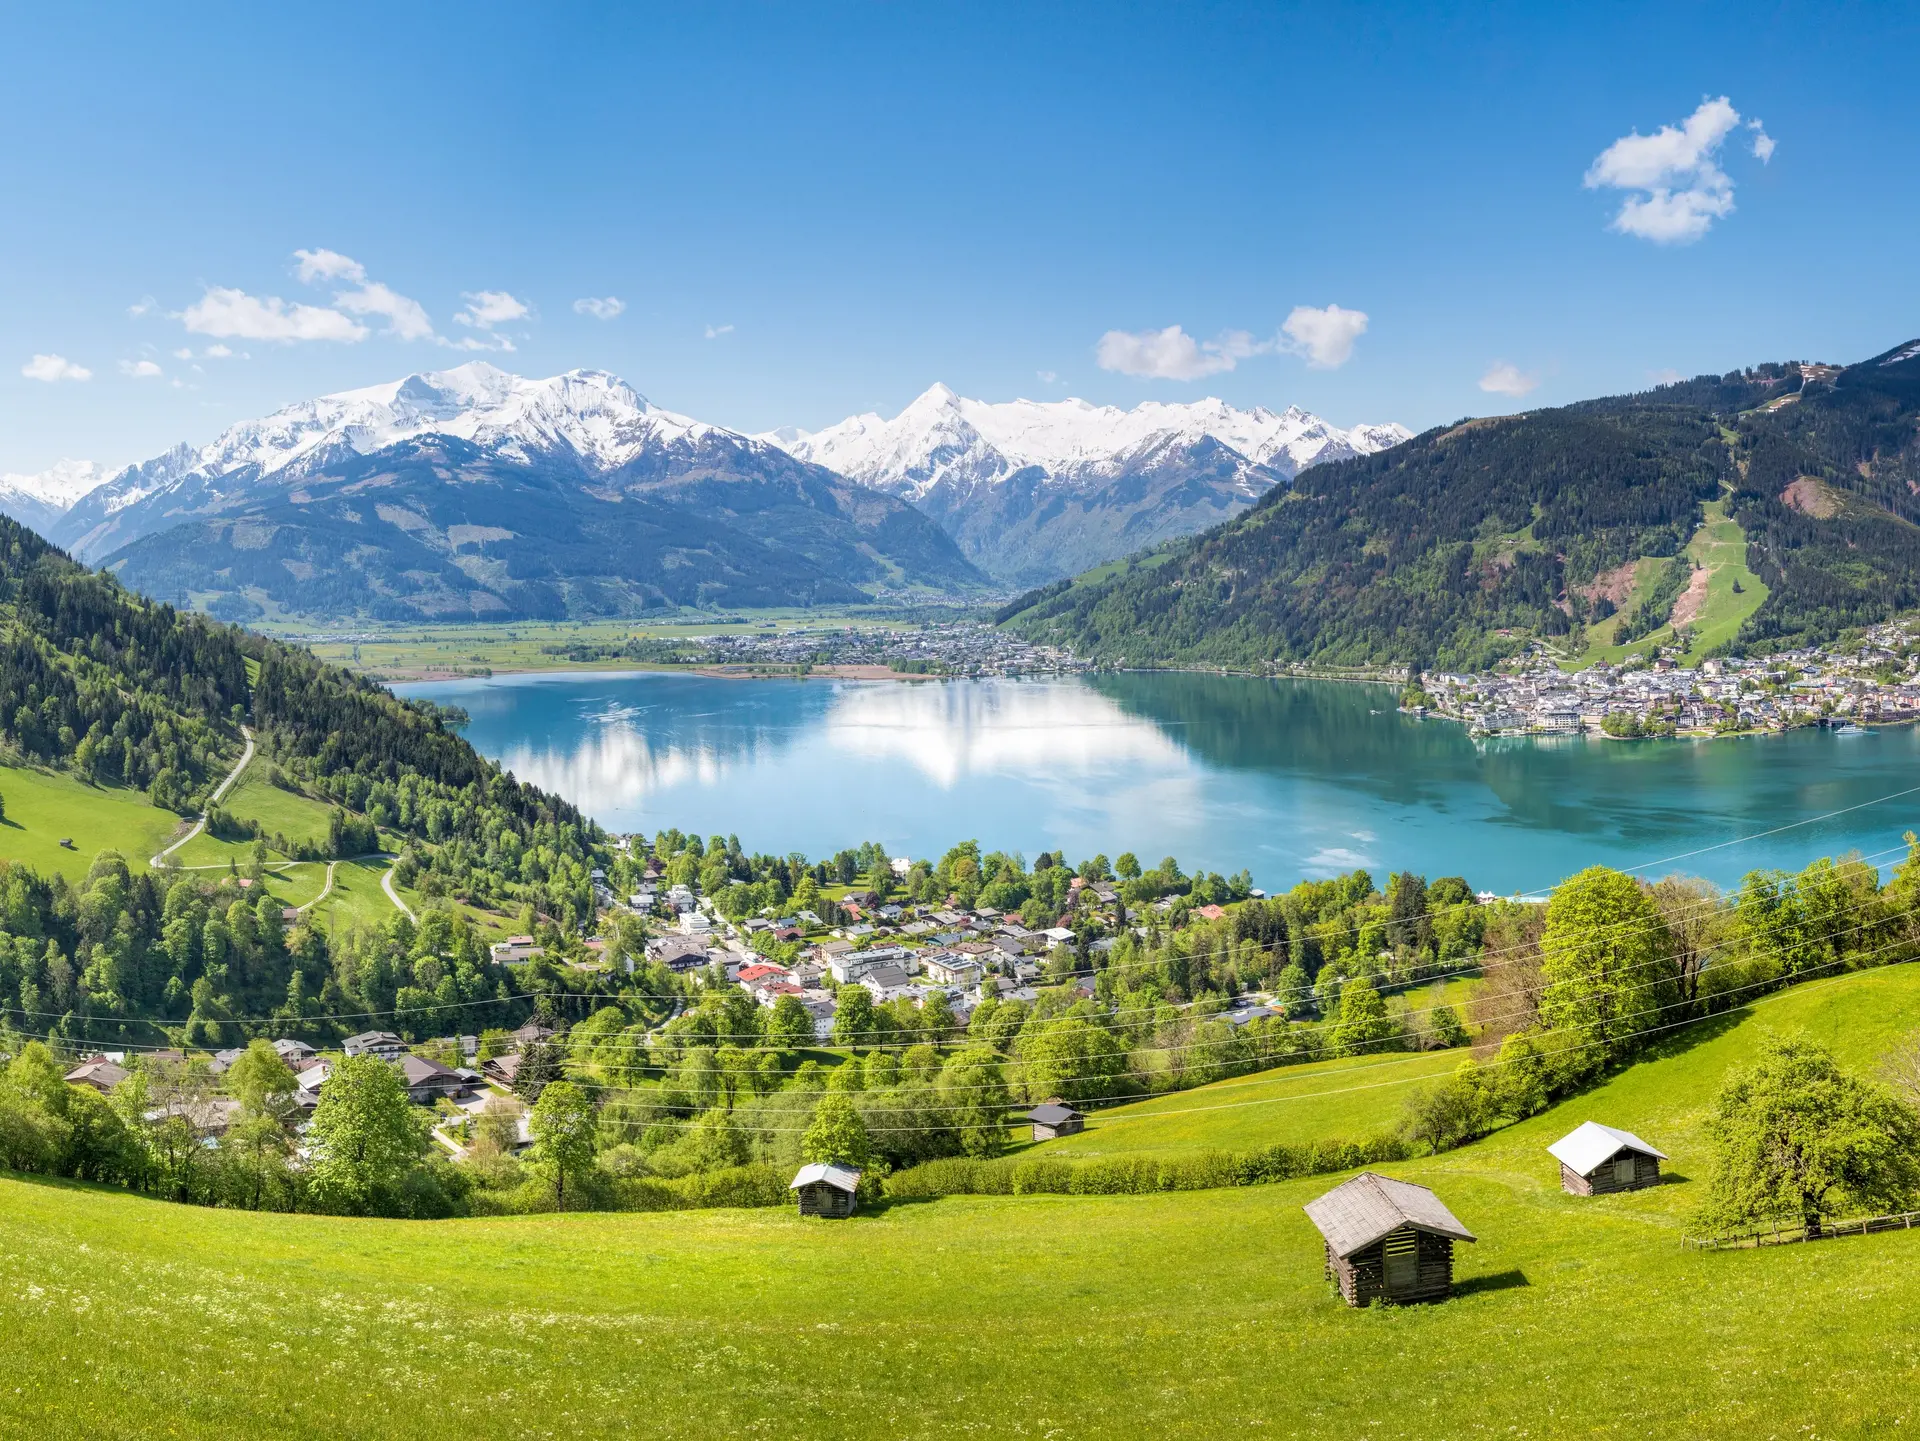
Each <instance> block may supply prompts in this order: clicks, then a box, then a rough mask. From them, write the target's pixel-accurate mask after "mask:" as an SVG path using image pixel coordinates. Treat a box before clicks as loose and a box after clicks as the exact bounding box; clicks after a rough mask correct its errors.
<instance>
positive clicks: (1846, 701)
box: [1404, 620, 1920, 740]
mask: <svg viewBox="0 0 1920 1441" xmlns="http://www.w3.org/2000/svg"><path fill="white" fill-rule="evenodd" d="M1916 624H1917V623H1916V622H1914V621H1912V620H1896V621H1889V622H1887V623H1885V624H1883V625H1876V626H1873V627H1871V628H1869V629H1867V630H1865V631H1864V632H1863V633H1861V634H1860V635H1859V636H1858V637H1857V638H1855V639H1851V640H1847V641H1843V642H1840V643H1838V644H1835V645H1830V646H1811V647H1805V648H1801V649H1795V650H1785V651H1778V652H1775V653H1774V654H1771V655H1766V656H1760V657H1756V658H1753V659H1740V658H1737V657H1731V656H1728V657H1710V658H1708V659H1706V660H1703V661H1701V662H1700V664H1699V665H1698V666H1697V667H1696V668H1693V669H1688V668H1685V667H1683V666H1682V665H1681V664H1680V659H1679V657H1678V656H1677V655H1675V654H1674V653H1672V652H1669V651H1663V652H1661V653H1659V654H1658V655H1656V656H1654V657H1652V658H1649V659H1636V660H1634V661H1632V662H1629V663H1622V664H1617V665H1614V664H1607V663H1604V662H1602V663H1599V664H1596V665H1592V666H1589V667H1588V668H1586V669H1585V670H1581V671H1574V672H1568V671H1565V670H1563V669H1561V667H1560V666H1559V665H1558V664H1557V663H1556V662H1555V658H1554V655H1553V652H1552V651H1550V650H1549V649H1548V648H1547V647H1545V646H1544V645H1541V644H1538V643H1536V644H1535V645H1534V647H1533V648H1532V649H1531V650H1530V651H1529V653H1528V654H1527V656H1526V657H1525V658H1524V659H1522V660H1519V661H1517V662H1515V663H1514V664H1513V665H1512V666H1511V667H1509V668H1505V669H1502V670H1499V671H1494V672H1489V673H1484V674H1476V675H1464V674H1456V673H1453V672H1446V671H1428V672H1424V673H1423V674H1422V675H1421V678H1420V682H1419V684H1418V685H1417V686H1412V685H1410V686H1409V687H1408V691H1407V703H1406V705H1405V707H1404V708H1405V709H1406V710H1408V711H1410V712H1412V713H1415V714H1426V715H1433V716H1438V717H1442V718H1444V719H1448V720H1457V721H1460V722H1462V723H1464V724H1465V725H1466V726H1467V727H1468V728H1469V729H1470V730H1471V731H1472V732H1473V733H1474V734H1475V735H1481V736H1495V735H1579V734H1588V735H1602V736H1609V737H1612V738H1614V739H1620V740H1631V739H1637V738H1641V737H1650V736H1690V737H1710V736H1725V735H1751V734H1756V733H1766V732H1779V731H1786V730H1793V729H1796V728H1798V727H1801V726H1811V725H1828V726H1832V727H1835V728H1840V729H1844V728H1846V727H1848V726H1856V727H1865V726H1868V725H1884V724H1891V723H1894V722H1902V721H1911V720H1913V719H1915V718H1916V717H1920V675H1916V667H1920V647H1916V643H1915V632H1916Z"/></svg>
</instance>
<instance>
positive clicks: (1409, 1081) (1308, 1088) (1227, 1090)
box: [1033, 1051, 1465, 1157]
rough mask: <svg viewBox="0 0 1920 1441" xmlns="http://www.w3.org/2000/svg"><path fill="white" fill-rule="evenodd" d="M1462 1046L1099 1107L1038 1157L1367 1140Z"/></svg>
mask: <svg viewBox="0 0 1920 1441" xmlns="http://www.w3.org/2000/svg"><path fill="white" fill-rule="evenodd" d="M1463 1054H1465V1053H1464V1052H1461V1051H1428V1052H1424V1053H1406V1052H1395V1053H1392V1054H1388V1055H1381V1056H1353V1057H1348V1058H1346V1059H1343V1060H1337V1061H1313V1062H1310V1063H1309V1064H1307V1065H1303V1066H1283V1067H1281V1068H1280V1069H1278V1070H1274V1071H1263V1072H1261V1073H1259V1074H1258V1075H1253V1076H1239V1077H1235V1078H1234V1079H1232V1080H1228V1081H1216V1082H1214V1083H1213V1084H1212V1085H1210V1086H1196V1087H1195V1088H1194V1089H1193V1090H1190V1091H1177V1092H1175V1093H1173V1094H1172V1095H1166V1096H1156V1097H1154V1099H1152V1100H1150V1101H1136V1102H1134V1103H1132V1104H1131V1105H1125V1106H1114V1107H1111V1108H1110V1109H1106V1110H1100V1111H1094V1112H1091V1113H1090V1114H1089V1115H1088V1117H1087V1128H1086V1130H1084V1131H1082V1132H1080V1134H1079V1135H1077V1136H1064V1137H1062V1138H1061V1139H1059V1140H1057V1141H1043V1142H1041V1143H1040V1144H1039V1145H1038V1146H1035V1147H1034V1148H1033V1154H1035V1155H1038V1154H1041V1153H1045V1154H1046V1155H1049V1156H1066V1157H1092V1156H1146V1155H1160V1154H1165V1153H1167V1152H1173V1151H1188V1150H1225V1151H1245V1150H1251V1149H1252V1148H1254V1147H1256V1146H1271V1145H1275V1144H1277V1143H1280V1142H1301V1141H1311V1140H1315V1139H1320V1138H1325V1139H1330V1140H1341V1141H1359V1140H1364V1139H1366V1138H1367V1137H1369V1136H1375V1135H1378V1134H1379V1133H1380V1132H1382V1131H1388V1130H1391V1129H1393V1126H1394V1123H1395V1122H1396V1121H1397V1120H1399V1118H1400V1108H1401V1106H1402V1104H1404V1098H1405V1096H1406V1094H1407V1091H1408V1089H1409V1088H1410V1087H1411V1086H1413V1085H1414V1084H1416V1083H1418V1082H1420V1081H1425V1080H1430V1079H1431V1078H1433V1077H1435V1076H1443V1075H1445V1074H1447V1073H1448V1072H1449V1071H1451V1070H1452V1069H1453V1068H1454V1067H1455V1066H1457V1065H1459V1064H1460V1058H1461V1056H1462V1055H1463Z"/></svg>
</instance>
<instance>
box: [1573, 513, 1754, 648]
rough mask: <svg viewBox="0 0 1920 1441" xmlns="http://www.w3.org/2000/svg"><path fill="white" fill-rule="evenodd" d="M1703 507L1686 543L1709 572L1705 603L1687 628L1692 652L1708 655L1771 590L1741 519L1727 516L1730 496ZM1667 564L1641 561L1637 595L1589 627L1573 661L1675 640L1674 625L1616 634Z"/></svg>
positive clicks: (1696, 561) (1637, 571) (1636, 579)
mask: <svg viewBox="0 0 1920 1441" xmlns="http://www.w3.org/2000/svg"><path fill="white" fill-rule="evenodd" d="M1703 510H1704V512H1705V523H1704V524H1703V525H1702V526H1701V527H1700V528H1699V529H1698V530H1696V531H1695V532H1694V533H1693V539H1692V540H1690V541H1689V542H1688V543H1687V555H1688V556H1689V557H1691V559H1692V560H1693V563H1694V565H1695V566H1704V567H1705V568H1706V570H1707V575H1708V579H1707V598H1706V603H1705V604H1704V605H1703V606H1702V607H1701V610H1700V613H1699V615H1697V616H1696V617H1695V618H1694V621H1693V624H1692V626H1691V627H1690V628H1689V632H1688V643H1687V651H1688V654H1689V655H1690V656H1704V655H1706V654H1707V653H1708V652H1709V651H1712V650H1713V649H1714V648H1715V647H1717V646H1721V645H1724V644H1726V643H1727V642H1728V641H1730V640H1732V639H1733V638H1734V636H1735V635H1736V634H1737V633H1738V632H1739V630H1740V627H1741V625H1742V624H1744V623H1745V621H1746V619H1747V617H1748V616H1750V615H1752V614H1753V613H1754V612H1755V611H1757V610H1758V609H1760V606H1761V603H1762V602H1763V601H1765V600H1766V598H1767V594H1768V592H1767V587H1766V584H1765V582H1763V581H1762V580H1761V579H1760V577H1759V576H1757V575H1755V574H1754V573H1753V571H1752V570H1750V569H1749V568H1748V567H1747V537H1746V532H1744V531H1743V530H1741V529H1740V522H1739V521H1737V520H1734V519H1732V518H1730V517H1729V516H1728V515H1727V502H1726V498H1725V497H1724V496H1722V497H1721V498H1720V499H1719V500H1716V501H1712V502H1710V503H1708V504H1707V505H1706V506H1705V507H1703ZM1666 564H1667V562H1666V561H1665V560H1661V559H1652V558H1649V559H1642V560H1641V561H1639V562H1638V564H1637V566H1636V568H1635V571H1634V578H1633V595H1632V597H1631V598H1630V599H1629V600H1628V601H1627V602H1626V604H1624V605H1622V606H1621V607H1620V609H1619V610H1618V611H1617V612H1616V613H1615V614H1614V615H1612V616H1609V617H1608V618H1607V619H1606V620H1604V621H1600V622H1598V623H1596V624H1594V625H1591V626H1589V627H1588V628H1587V648H1586V650H1585V651H1583V652H1581V654H1580V655H1579V656H1577V657H1575V658H1574V659H1573V661H1571V662H1570V663H1569V664H1571V665H1573V666H1589V665H1593V664H1594V663H1596V662H1598V661H1607V662H1610V663H1613V664H1618V663H1619V662H1620V661H1623V660H1625V659H1626V658H1627V657H1628V656H1630V655H1636V654H1637V655H1651V654H1653V652H1654V651H1655V650H1656V649H1658V648H1659V647H1660V646H1663V645H1672V644H1674V630H1673V627H1672V626H1671V625H1663V626H1661V627H1660V628H1659V629H1658V630H1656V631H1654V632H1653V633H1652V634H1650V635H1645V636H1642V637H1641V638H1640V639H1639V640H1636V641H1633V642H1631V643H1629V644H1626V645H1615V644H1614V643H1613V637H1614V635H1615V634H1617V633H1618V631H1619V629H1620V627H1621V626H1623V625H1625V624H1626V622H1627V617H1628V616H1629V615H1631V614H1632V613H1633V611H1634V610H1635V609H1636V608H1638V606H1639V605H1640V603H1641V602H1642V601H1644V600H1646V599H1647V597H1648V596H1650V595H1651V594H1652V593H1653V591H1654V588H1655V587H1656V586H1658V584H1659V583H1660V572H1661V571H1662V570H1663V569H1665V567H1666ZM1736 582H1737V583H1738V584H1739V586H1740V590H1739V591H1738V593H1736V592H1735V591H1734V589H1733V587H1734V585H1735V583H1736ZM1689 663H1691V662H1689Z"/></svg>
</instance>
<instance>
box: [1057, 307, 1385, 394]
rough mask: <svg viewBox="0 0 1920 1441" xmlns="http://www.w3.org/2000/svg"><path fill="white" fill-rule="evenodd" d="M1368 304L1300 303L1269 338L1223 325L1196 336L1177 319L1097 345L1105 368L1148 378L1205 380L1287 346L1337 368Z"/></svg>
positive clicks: (1362, 328) (1318, 365)
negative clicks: (1204, 335) (1207, 337)
mask: <svg viewBox="0 0 1920 1441" xmlns="http://www.w3.org/2000/svg"><path fill="white" fill-rule="evenodd" d="M1366 329H1367V313H1366V312H1365V311H1364V310H1343V309H1342V308H1341V307H1339V306H1338V305H1329V306H1326V307H1325V308H1324V309H1321V308H1316V307H1315V306H1311V305H1296V306H1294V308H1293V310H1292V311H1291V312H1290V313H1289V314H1288V316H1287V318H1286V320H1285V321H1284V322H1283V323H1282V324H1281V326H1280V333H1279V334H1278V335H1276V336H1274V338H1273V339H1271V340H1255V339H1254V338H1253V335H1252V334H1251V333H1250V332H1248V331H1245V330H1223V331H1221V332H1220V334H1218V335H1216V336H1215V337H1214V338H1213V339H1212V340H1196V339H1194V338H1193V337H1192V336H1191V335H1188V334H1187V332H1186V331H1185V330H1183V329H1182V328H1181V327H1179V326H1178V325H1169V326H1168V327H1167V328H1166V329H1165V330H1109V331H1108V332H1107V333H1106V334H1105V335H1103V336H1101V337H1100V343H1099V344H1098V345H1096V346H1095V347H1094V359H1095V360H1097V361H1098V362H1099V364H1100V368H1101V369H1102V370H1117V371H1119V372H1120V373H1121V374H1122V375H1137V376H1140V377H1142V378H1144V379H1148V380H1201V379H1204V378H1205V377H1207V376H1209V375H1220V374H1223V373H1224V372H1226V371H1229V370H1232V369H1233V368H1234V367H1236V366H1237V365H1239V363H1240V362H1241V361H1243V360H1246V359H1248V358H1249V357H1251V356H1255V355H1272V354H1275V353H1276V352H1280V351H1284V352H1286V353H1288V354H1290V355H1298V356H1301V357H1303V358H1304V359H1305V360H1306V362H1307V364H1308V365H1310V366H1312V367H1313V368H1314V369H1316V370H1334V369H1337V368H1338V367H1340V366H1342V365H1345V364H1346V363H1347V361H1348V360H1349V359H1350V358H1351V357H1352V355H1353V343H1354V341H1356V340H1357V339H1359V338H1360V336H1361V335H1363V334H1365V333H1366Z"/></svg>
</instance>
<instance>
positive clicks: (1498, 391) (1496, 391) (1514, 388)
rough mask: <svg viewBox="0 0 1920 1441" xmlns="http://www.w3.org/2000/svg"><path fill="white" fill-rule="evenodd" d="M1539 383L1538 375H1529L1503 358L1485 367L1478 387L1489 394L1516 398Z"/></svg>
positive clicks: (1535, 387) (1536, 386)
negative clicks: (1484, 372) (1485, 371)
mask: <svg viewBox="0 0 1920 1441" xmlns="http://www.w3.org/2000/svg"><path fill="white" fill-rule="evenodd" d="M1539 385H1540V377H1539V376H1537V375H1529V374H1528V373H1527V372H1526V371H1523V370H1522V369H1521V368H1520V367H1519V366H1517V365H1514V364H1512V363H1511V362H1509V361H1505V360H1496V361H1494V363H1493V364H1492V365H1489V366H1488V367H1487V373H1486V374H1485V375H1483V376H1481V377H1480V388H1481V389H1482V390H1484V391H1486V392H1487V393H1488V394H1489V395H1511V396H1513V397H1515V398H1516V399H1517V398H1519V397H1520V396H1522V395H1525V394H1526V393H1527V392H1528V391H1530V390H1535V389H1537V388H1538V387H1539Z"/></svg>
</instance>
